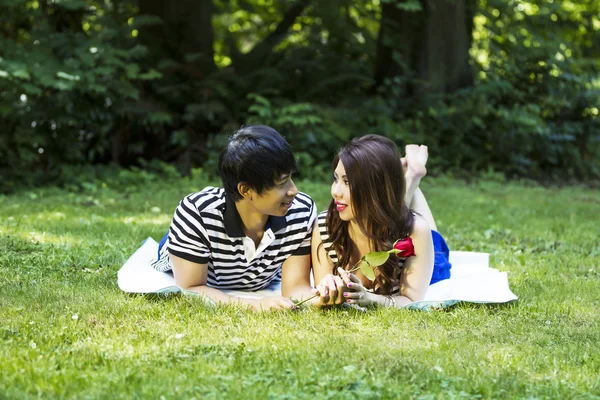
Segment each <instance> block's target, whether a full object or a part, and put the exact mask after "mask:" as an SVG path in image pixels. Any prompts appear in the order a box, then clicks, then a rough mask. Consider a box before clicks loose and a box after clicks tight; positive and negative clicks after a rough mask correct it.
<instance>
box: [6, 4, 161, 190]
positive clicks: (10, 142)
mask: <svg viewBox="0 0 600 400" xmlns="http://www.w3.org/2000/svg"><path fill="white" fill-rule="evenodd" d="M134 12H135V8H134V7H133V5H132V4H129V3H126V2H121V3H110V2H87V1H80V0H78V1H63V2H61V1H43V0H40V1H25V0H2V1H1V2H0V31H1V32H2V35H1V36H0V126H2V134H1V136H0V175H2V176H3V182H2V184H1V186H2V187H4V188H5V189H6V188H7V187H11V186H13V185H15V184H18V183H20V182H22V181H29V182H33V183H43V182H46V181H52V180H54V179H57V178H58V177H59V176H60V173H61V168H62V167H63V166H65V165H73V164H78V163H91V162H96V161H109V160H110V158H111V157H110V154H111V149H112V148H113V146H115V145H118V143H115V142H114V140H113V139H114V138H117V137H118V134H117V132H119V130H123V129H126V126H127V124H128V123H129V122H130V118H129V117H130V115H131V114H130V112H129V111H128V109H129V108H130V107H132V106H133V105H135V104H137V103H138V102H139V101H140V87H141V85H140V83H141V82H144V81H148V80H152V79H156V78H158V77H160V73H159V72H158V71H156V70H155V69H154V68H151V67H150V68H148V67H146V66H145V65H144V64H143V63H142V62H140V60H141V59H143V57H145V56H146V55H147V53H148V49H147V48H146V47H144V46H142V45H140V44H139V43H136V41H135V40H133V38H132V33H133V32H135V30H134V27H132V26H130V25H129V23H128V19H129V15H131V14H133V13H134ZM125 145H126V146H128V148H129V150H130V151H131V152H138V153H140V154H141V153H142V150H143V149H142V148H141V147H140V142H136V141H135V140H129V141H127V142H126V143H125Z"/></svg>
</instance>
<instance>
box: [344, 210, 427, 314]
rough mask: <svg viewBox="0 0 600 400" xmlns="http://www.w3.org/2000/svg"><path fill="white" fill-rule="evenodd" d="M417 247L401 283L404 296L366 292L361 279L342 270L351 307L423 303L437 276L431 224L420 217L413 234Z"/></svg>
mask: <svg viewBox="0 0 600 400" xmlns="http://www.w3.org/2000/svg"><path fill="white" fill-rule="evenodd" d="M410 237H411V238H412V241H413V246H414V248H415V254H416V255H415V256H413V257H409V258H408V259H407V260H406V261H405V263H404V272H403V273H402V277H401V281H400V293H401V295H400V296H384V295H380V294H375V293H371V292H368V291H366V289H365V288H364V286H363V285H362V283H361V282H360V280H359V279H358V278H357V277H356V276H354V275H349V274H346V273H345V271H341V270H340V275H341V276H342V278H343V280H344V282H345V283H346V286H347V287H348V288H349V290H348V291H344V294H343V296H344V298H346V299H347V302H348V303H350V304H358V305H372V304H379V305H382V306H386V307H398V308H400V307H402V306H404V305H406V304H408V303H412V302H414V301H419V300H423V299H424V298H425V293H427V288H428V287H429V282H430V281H431V275H432V274H433V262H434V254H433V241H432V239H431V229H429V225H427V222H425V220H424V219H423V218H421V217H419V216H417V217H416V218H415V224H414V226H413V231H412V234H411V235H410Z"/></svg>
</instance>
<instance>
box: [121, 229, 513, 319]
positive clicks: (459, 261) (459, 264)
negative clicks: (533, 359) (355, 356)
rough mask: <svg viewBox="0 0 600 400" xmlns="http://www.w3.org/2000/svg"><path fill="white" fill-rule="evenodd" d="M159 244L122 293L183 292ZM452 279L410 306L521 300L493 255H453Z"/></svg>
mask: <svg viewBox="0 0 600 400" xmlns="http://www.w3.org/2000/svg"><path fill="white" fill-rule="evenodd" d="M157 251H158V243H156V241H154V239H152V238H148V239H147V240H146V241H145V242H144V244H143V245H142V246H141V247H140V248H139V249H137V250H136V252H135V253H133V255H132V256H131V257H129V259H128V260H127V261H126V262H125V264H124V265H123V267H121V269H120V270H119V273H118V284H119V288H121V290H123V291H125V292H128V293H170V292H177V291H179V290H180V289H179V288H178V287H177V285H176V284H175V280H174V279H173V276H172V275H171V274H169V273H164V272H158V271H156V270H155V269H154V268H152V266H151V265H150V261H151V260H152V259H153V258H154V257H156V254H157ZM450 262H451V263H452V269H451V270H450V271H451V277H450V279H446V280H443V281H441V282H437V283H435V284H433V285H431V286H429V290H428V291H427V294H426V295H425V299H424V300H422V301H417V302H414V303H411V304H408V305H406V306H405V307H406V308H412V309H430V308H444V307H448V306H450V305H453V304H455V303H457V302H460V301H465V302H472V303H506V302H509V301H513V300H517V296H515V295H514V294H513V292H511V290H510V288H509V286H508V277H507V275H506V272H500V271H498V270H496V269H493V268H490V267H489V254H486V253H473V252H465V251H451V252H450ZM228 293H229V294H232V295H237V296H242V297H248V298H261V297H265V296H268V295H274V294H280V293H278V292H277V291H270V290H261V291H258V292H240V291H229V292H228Z"/></svg>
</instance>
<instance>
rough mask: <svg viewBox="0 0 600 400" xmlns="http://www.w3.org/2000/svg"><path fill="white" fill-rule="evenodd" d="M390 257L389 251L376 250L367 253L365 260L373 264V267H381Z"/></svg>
mask: <svg viewBox="0 0 600 400" xmlns="http://www.w3.org/2000/svg"><path fill="white" fill-rule="evenodd" d="M389 257H390V255H389V253H388V252H387V251H374V252H371V253H369V254H367V255H365V261H366V262H368V263H369V264H371V266H373V267H379V266H380V265H381V264H383V263H385V262H386V261H387V260H388V258H389Z"/></svg>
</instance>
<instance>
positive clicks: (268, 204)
mask: <svg viewBox="0 0 600 400" xmlns="http://www.w3.org/2000/svg"><path fill="white" fill-rule="evenodd" d="M297 194H298V188H297V187H296V185H295V184H294V181H293V180H292V174H291V173H287V174H281V175H280V176H279V177H277V178H276V179H275V186H273V187H272V188H269V189H267V190H265V191H263V192H262V193H261V194H260V195H258V194H257V195H256V197H255V200H254V201H253V204H254V207H255V208H256V209H257V210H258V211H259V212H261V213H262V214H265V215H274V216H277V217H283V216H284V215H285V214H287V212H288V210H289V209H290V207H292V202H293V201H294V198H295V197H296V195H297Z"/></svg>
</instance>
